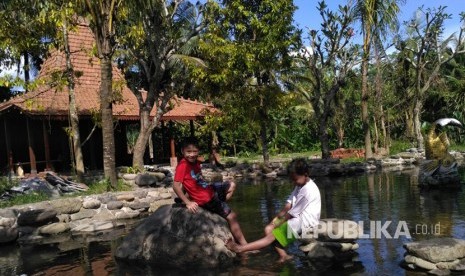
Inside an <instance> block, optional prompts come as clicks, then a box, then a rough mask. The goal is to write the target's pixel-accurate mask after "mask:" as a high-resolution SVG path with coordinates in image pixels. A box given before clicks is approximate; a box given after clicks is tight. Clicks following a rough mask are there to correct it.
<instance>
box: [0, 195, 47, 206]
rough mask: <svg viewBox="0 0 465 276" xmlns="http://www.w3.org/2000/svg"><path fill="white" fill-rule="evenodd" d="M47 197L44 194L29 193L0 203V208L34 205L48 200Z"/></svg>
mask: <svg viewBox="0 0 465 276" xmlns="http://www.w3.org/2000/svg"><path fill="white" fill-rule="evenodd" d="M48 199H49V197H48V196H47V195H46V194H45V193H30V194H24V195H18V196H15V197H13V198H12V199H10V200H7V201H0V208H6V207H10V206H15V205H22V204H27V203H34V202H40V201H45V200H48Z"/></svg>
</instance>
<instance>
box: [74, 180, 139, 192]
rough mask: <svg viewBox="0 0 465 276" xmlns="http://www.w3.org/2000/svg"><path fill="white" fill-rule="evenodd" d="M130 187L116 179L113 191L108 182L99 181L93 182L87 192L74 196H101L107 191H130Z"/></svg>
mask: <svg viewBox="0 0 465 276" xmlns="http://www.w3.org/2000/svg"><path fill="white" fill-rule="evenodd" d="M131 189H132V187H131V186H130V185H128V184H127V183H126V182H124V180H122V179H118V183H117V186H116V190H114V189H113V188H112V186H111V184H110V181H109V180H106V179H104V180H101V181H99V182H95V183H93V184H90V185H89V190H87V191H85V192H82V193H78V194H75V195H76V196H78V195H93V194H102V193H106V192H108V191H111V190H114V191H130V190H131Z"/></svg>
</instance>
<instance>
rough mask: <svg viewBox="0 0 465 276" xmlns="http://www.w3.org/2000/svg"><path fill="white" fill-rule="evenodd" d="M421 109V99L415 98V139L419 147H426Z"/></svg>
mask: <svg viewBox="0 0 465 276" xmlns="http://www.w3.org/2000/svg"><path fill="white" fill-rule="evenodd" d="M421 110H422V103H421V101H420V100H418V99H416V100H415V107H414V109H413V125H414V130H415V139H416V142H417V148H418V149H420V150H421V149H424V148H425V147H424V140H423V135H422V133H421V114H420V113H421Z"/></svg>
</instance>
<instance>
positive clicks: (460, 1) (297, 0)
mask: <svg viewBox="0 0 465 276" xmlns="http://www.w3.org/2000/svg"><path fill="white" fill-rule="evenodd" d="M318 2H319V1H317V0H294V4H295V5H296V6H297V7H298V9H297V11H296V12H295V14H294V21H295V23H296V24H297V25H298V26H299V28H301V29H304V33H305V30H306V28H307V27H308V28H310V29H319V28H320V24H321V21H322V20H321V16H320V14H319V12H318V10H317V6H318ZM325 2H326V5H327V6H328V8H329V9H331V10H332V11H337V10H338V5H344V4H346V3H347V2H348V0H326V1H325ZM422 5H424V8H425V9H426V8H438V7H439V6H446V7H447V8H446V10H445V11H446V12H447V13H449V14H452V19H450V20H447V21H446V22H445V27H446V28H445V35H450V34H452V32H458V31H459V30H460V17H459V13H460V12H461V11H463V12H465V0H406V1H405V4H403V5H401V6H400V9H401V12H400V14H399V19H400V21H401V22H403V21H407V20H409V19H411V18H413V16H414V14H415V11H416V10H417V9H418V8H419V7H420V6H422Z"/></svg>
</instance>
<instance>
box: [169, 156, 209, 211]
mask: <svg viewBox="0 0 465 276" xmlns="http://www.w3.org/2000/svg"><path fill="white" fill-rule="evenodd" d="M174 181H176V182H181V183H182V186H183V187H184V190H186V192H187V193H188V194H189V197H190V198H191V200H193V201H195V202H197V204H198V205H204V204H205V203H207V202H209V201H210V200H211V199H212V198H213V195H214V190H213V187H212V186H211V185H207V183H206V182H205V180H204V179H203V177H202V173H201V169H200V163H199V162H195V163H190V162H189V161H187V160H186V159H185V158H183V159H181V161H180V162H179V164H178V166H177V167H176V172H175V174H174Z"/></svg>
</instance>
